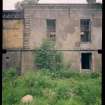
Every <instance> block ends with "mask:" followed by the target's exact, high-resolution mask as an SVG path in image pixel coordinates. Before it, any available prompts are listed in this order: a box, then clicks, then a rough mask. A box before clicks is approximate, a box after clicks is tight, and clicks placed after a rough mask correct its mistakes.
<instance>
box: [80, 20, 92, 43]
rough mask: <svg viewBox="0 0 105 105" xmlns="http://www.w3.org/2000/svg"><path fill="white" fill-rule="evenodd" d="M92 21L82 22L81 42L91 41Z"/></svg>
mask: <svg viewBox="0 0 105 105" xmlns="http://www.w3.org/2000/svg"><path fill="white" fill-rule="evenodd" d="M90 23H91V21H90V19H81V20H80V30H81V42H90V41H91V24H90Z"/></svg>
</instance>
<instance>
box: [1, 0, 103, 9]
mask: <svg viewBox="0 0 105 105" xmlns="http://www.w3.org/2000/svg"><path fill="white" fill-rule="evenodd" d="M17 1H22V0H3V10H10V9H14V5H15V3H16V2H17ZM96 1H97V2H99V3H102V0H96ZM39 3H87V2H86V0H40V1H39Z"/></svg>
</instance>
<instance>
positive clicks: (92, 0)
mask: <svg viewBox="0 0 105 105" xmlns="http://www.w3.org/2000/svg"><path fill="white" fill-rule="evenodd" d="M87 2H88V4H95V3H96V0H87Z"/></svg>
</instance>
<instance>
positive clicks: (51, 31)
mask: <svg viewBox="0 0 105 105" xmlns="http://www.w3.org/2000/svg"><path fill="white" fill-rule="evenodd" d="M47 36H48V38H49V39H50V40H53V41H54V40H55V39H56V20H55V19H47Z"/></svg>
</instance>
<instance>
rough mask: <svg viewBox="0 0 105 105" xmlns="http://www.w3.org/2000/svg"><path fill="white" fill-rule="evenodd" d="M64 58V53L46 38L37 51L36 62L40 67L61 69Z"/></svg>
mask: <svg viewBox="0 0 105 105" xmlns="http://www.w3.org/2000/svg"><path fill="white" fill-rule="evenodd" d="M62 59H63V56H62V53H59V52H57V51H56V50H55V45H54V43H53V42H52V41H49V40H45V41H44V42H43V43H42V45H41V46H40V48H37V50H36V52H35V64H36V66H37V67H38V68H39V69H49V70H58V69H61V68H62V66H63V63H62Z"/></svg>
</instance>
